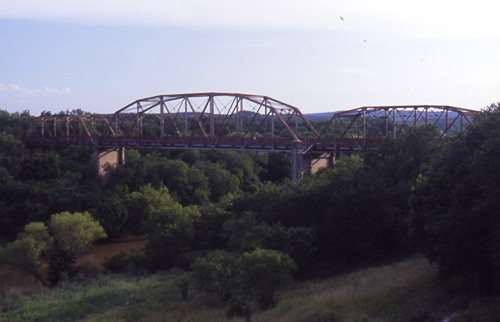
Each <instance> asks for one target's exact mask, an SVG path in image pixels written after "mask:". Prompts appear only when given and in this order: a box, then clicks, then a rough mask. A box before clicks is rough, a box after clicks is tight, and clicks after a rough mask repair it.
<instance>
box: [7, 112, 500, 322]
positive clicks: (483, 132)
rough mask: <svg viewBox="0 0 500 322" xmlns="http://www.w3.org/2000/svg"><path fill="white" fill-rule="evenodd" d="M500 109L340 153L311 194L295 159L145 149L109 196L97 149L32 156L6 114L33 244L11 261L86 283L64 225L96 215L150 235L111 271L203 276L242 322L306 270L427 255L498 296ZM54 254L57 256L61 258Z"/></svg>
mask: <svg viewBox="0 0 500 322" xmlns="http://www.w3.org/2000/svg"><path fill="white" fill-rule="evenodd" d="M498 109H499V108H498V106H492V107H491V108H490V109H489V110H487V111H485V113H483V115H482V116H481V117H480V118H479V120H477V122H476V124H475V125H474V126H472V127H470V128H469V130H468V131H467V132H466V133H465V134H464V135H461V136H459V137H457V138H443V137H442V136H441V134H440V133H439V131H438V130H437V129H436V128H435V127H433V126H429V127H418V128H414V129H412V130H410V131H409V132H407V133H405V134H404V135H401V136H399V137H398V138H391V139H387V140H386V141H385V142H384V144H383V146H382V147H381V148H380V149H379V150H378V151H372V152H367V153H365V154H358V155H347V154H346V155H340V156H338V158H337V161H336V165H335V168H334V169H326V170H323V171H322V172H320V173H319V174H317V175H314V176H306V177H305V178H304V179H303V180H301V181H300V182H299V183H297V184H292V183H291V182H290V181H289V180H288V175H289V171H290V165H289V163H290V162H289V161H290V159H289V156H288V155H287V154H280V153H275V154H273V153H270V154H266V153H260V152H252V153H242V152H234V151H224V152H222V151H194V150H190V151H166V150H132V149H128V150H127V151H126V157H125V160H126V162H125V164H124V165H120V166H117V167H116V168H109V169H108V173H107V176H108V177H107V180H106V181H105V183H104V184H101V183H100V182H99V180H97V179H96V172H97V171H96V168H95V165H93V163H92V153H93V152H94V151H93V150H92V148H89V147H81V146H68V147H64V148H58V149H55V148H54V149H45V150H30V149H26V147H25V146H24V145H23V143H22V134H23V130H24V128H25V127H26V126H27V122H28V120H29V115H28V114H27V113H23V114H9V113H7V112H1V113H0V236H1V239H2V240H4V241H5V242H7V241H12V240H14V238H15V236H16V235H17V234H19V235H18V238H17V240H15V241H14V242H13V243H11V244H9V246H7V249H10V254H11V255H12V254H15V253H16V252H17V253H23V252H24V254H26V257H25V258H24V259H23V262H22V263H20V264H19V267H23V269H24V270H25V271H28V272H30V273H31V274H33V275H35V274H37V273H38V269H39V266H38V264H39V262H37V260H38V259H39V258H41V257H43V256H46V258H47V260H48V262H49V264H50V266H51V267H53V268H55V271H54V272H53V273H51V274H52V275H51V276H53V278H54V280H58V279H61V278H62V277H61V275H60V274H59V273H58V272H66V273H69V274H70V275H74V272H73V271H72V269H74V267H73V266H71V265H73V264H72V263H74V260H75V256H76V254H78V253H80V252H81V251H82V249H74V248H72V247H73V246H71V247H70V248H68V247H67V245H68V243H70V241H67V240H65V239H63V238H62V237H57V236H58V231H66V230H67V228H64V227H66V226H64V225H63V226H61V227H62V228H61V229H59V228H57V227H58V224H57V221H56V220H55V219H54V217H51V216H52V215H53V214H57V213H75V212H78V213H85V214H86V215H85V216H88V218H87V219H86V220H90V221H92V222H94V220H95V222H96V223H97V222H98V223H99V225H100V226H99V227H101V226H102V227H103V228H104V230H105V232H106V234H107V235H108V236H109V237H111V238H113V237H119V236H123V235H128V234H145V235H147V240H148V242H147V245H146V247H145V249H144V252H141V253H134V254H128V255H127V254H120V255H119V256H118V257H116V258H113V259H110V260H109V261H108V263H107V269H108V271H111V272H118V271H123V270H124V269H123V268H124V267H133V270H140V268H138V267H139V266H141V265H143V267H142V269H148V270H151V271H155V270H163V269H169V268H172V267H181V268H183V269H186V270H193V271H194V272H195V275H196V274H198V281H201V280H203V279H204V282H203V283H201V282H200V283H199V286H200V287H201V288H203V289H206V290H209V291H216V292H218V293H219V294H220V296H221V298H222V299H229V298H232V299H233V307H234V309H235V310H236V311H237V310H243V311H242V312H239V313H238V312H235V313H237V314H241V315H245V314H247V313H248V312H247V313H245V310H246V309H248V310H251V308H249V307H248V305H247V304H248V303H249V302H252V301H254V302H255V303H257V304H256V306H255V307H260V308H265V307H269V306H271V305H272V304H273V303H274V302H275V300H276V298H277V297H276V293H275V292H276V290H278V289H279V287H280V286H281V285H285V284H286V280H287V278H285V277H287V276H289V274H291V272H292V271H294V272H295V274H296V276H299V277H302V278H307V277H310V276H323V275H325V274H332V273H334V272H337V271H341V270H345V269H347V268H350V267H359V266H362V265H367V264H374V263H376V264H378V263H381V262H385V261H390V260H394V259H395V258H400V257H403V256H407V255H409V254H412V253H414V252H416V251H417V250H421V251H422V252H423V253H424V254H426V255H427V256H428V258H429V259H430V260H432V261H433V262H435V263H437V265H438V267H439V268H440V271H441V272H442V275H443V276H445V277H449V276H459V277H460V278H462V279H463V280H464V281H468V283H469V284H467V285H475V287H476V288H477V289H479V290H487V289H492V288H493V287H491V285H494V284H493V280H494V279H495V278H497V279H498V276H499V274H498V272H495V271H494V270H495V269H498V263H497V264H496V266H495V260H497V261H498V258H497V257H495V256H498V254H496V253H495V248H494V245H498V236H497V235H498V229H499V228H498V210H499V208H500V205H499V204H498V202H499V201H498V197H497V196H498V195H499V192H500V191H498V189H499V186H498V181H499V179H500V172H499V170H498V169H497V168H498V167H497V164H498V161H499V160H500V155H499V153H500V152H498V151H500V149H499V148H500V143H499V142H500V132H499V129H500V113H499V111H498ZM46 225H48V226H46ZM74 225H75V226H78V225H79V224H76V223H75V224H74ZM44 227H45V228H44ZM47 227H50V233H48V234H46V229H47ZM72 228H75V227H72ZM75 234H76V235H77V236H79V240H81V241H83V240H85V238H86V237H85V236H84V235H81V234H80V235H79V234H78V233H75ZM99 236H101V237H102V234H100V235H99ZM90 239H92V240H95V238H90ZM53 240H57V243H54V241H53ZM34 241H37V242H34ZM495 242H496V244H495ZM44 243H46V244H47V245H49V244H50V245H56V246H57V247H55V246H54V247H52V251H51V254H52V255H50V256H49V255H47V254H46V253H47V247H46V244H44ZM496 247H498V246H496ZM69 250H71V251H70V252H69ZM44 254H45V255H44ZM61 259H62V260H61ZM67 263H70V264H71V265H70V266H64V265H67ZM21 264H22V265H21ZM278 264H279V265H278ZM273 265H274V266H273ZM280 265H282V266H280ZM252 267H253V268H255V270H252ZM261 268H264V271H266V272H267V273H263V272H261V271H259V269H261ZM245 272H247V273H248V275H245V274H246V273H245ZM271 272H274V273H272V274H271ZM58 274H59V275H58ZM266 274H268V275H266ZM273 274H276V275H273ZM271 276H274V277H273V278H272V280H268V279H267V278H268V277H271ZM280 278H284V280H281V279H280ZM264 281H265V282H264ZM273 282H276V283H277V285H276V286H273ZM243 287H245V288H252V287H255V290H253V291H252V292H250V293H248V294H253V295H252V298H251V299H249V298H245V297H244V296H241V291H239V290H238V289H239V288H240V289H241V288H243ZM266 289H268V290H267V291H266ZM266 292H268V293H266ZM238 301H240V302H238ZM241 301H243V302H241Z"/></svg>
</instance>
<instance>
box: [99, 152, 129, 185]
mask: <svg viewBox="0 0 500 322" xmlns="http://www.w3.org/2000/svg"><path fill="white" fill-rule="evenodd" d="M94 164H95V165H96V166H97V176H98V178H99V180H100V181H101V183H105V182H106V180H107V174H108V169H109V168H116V166H117V165H122V164H125V148H123V147H119V148H111V149H99V148H96V149H95V151H94Z"/></svg>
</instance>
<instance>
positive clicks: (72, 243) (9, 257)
mask: <svg viewBox="0 0 500 322" xmlns="http://www.w3.org/2000/svg"><path fill="white" fill-rule="evenodd" d="M104 237H106V234H105V233H104V230H103V229H102V227H101V226H100V225H99V223H98V222H96V221H95V220H94V219H93V218H92V217H91V216H90V214H89V213H69V212H63V213H59V214H54V215H53V216H52V217H51V219H50V221H49V225H48V228H47V226H45V224H43V223H40V222H33V223H30V224H28V225H26V226H25V228H24V231H23V232H21V233H20V234H19V235H18V238H17V240H15V241H14V242H12V243H10V244H8V245H7V246H6V247H5V249H3V250H2V258H3V259H4V260H5V261H6V262H7V263H9V264H10V265H11V266H13V267H15V268H17V269H19V270H21V271H23V272H25V273H29V274H31V275H33V276H34V277H35V278H36V279H37V280H39V281H40V282H41V283H43V284H44V285H46V284H47V282H46V280H45V277H46V275H47V274H46V273H45V272H44V265H43V263H42V259H44V258H45V259H48V261H49V272H48V275H49V280H50V281H51V282H52V283H53V284H56V283H57V282H59V281H60V280H61V278H63V277H65V276H67V277H68V278H71V277H74V276H75V275H76V273H77V271H78V269H77V267H76V266H75V265H76V264H75V263H76V258H77V256H78V255H80V254H81V253H83V252H84V251H86V250H88V249H89V248H90V247H91V245H92V243H94V242H95V241H96V240H97V239H99V238H104Z"/></svg>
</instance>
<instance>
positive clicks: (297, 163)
mask: <svg viewBox="0 0 500 322" xmlns="http://www.w3.org/2000/svg"><path fill="white" fill-rule="evenodd" d="M302 146H303V142H302V141H300V140H295V141H293V142H292V150H291V154H292V167H291V172H292V173H291V179H292V183H297V182H299V180H300V179H301V178H302V169H303V164H304V156H303V155H302V154H301V153H300V152H301V151H302Z"/></svg>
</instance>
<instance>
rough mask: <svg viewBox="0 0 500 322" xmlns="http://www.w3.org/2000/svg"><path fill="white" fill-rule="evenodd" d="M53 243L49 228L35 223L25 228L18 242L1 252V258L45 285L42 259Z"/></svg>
mask: <svg viewBox="0 0 500 322" xmlns="http://www.w3.org/2000/svg"><path fill="white" fill-rule="evenodd" d="M50 242H51V240H50V237H49V232H48V229H47V226H45V224H43V223H40V222H33V223H30V224H28V225H26V226H25V227H24V231H23V232H21V233H19V235H18V238H17V240H15V241H14V242H12V243H10V244H8V245H7V246H6V247H5V248H4V249H2V250H0V258H2V259H3V260H4V261H5V262H7V263H8V264H10V265H11V266H12V267H14V268H16V269H17V270H19V271H20V272H22V273H25V274H28V275H32V276H34V277H35V279H36V280H37V281H39V282H40V283H42V284H43V285H47V282H46V281H45V278H44V271H43V268H44V266H43V263H42V257H43V256H44V255H46V252H47V250H48V247H49V243H50Z"/></svg>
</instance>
